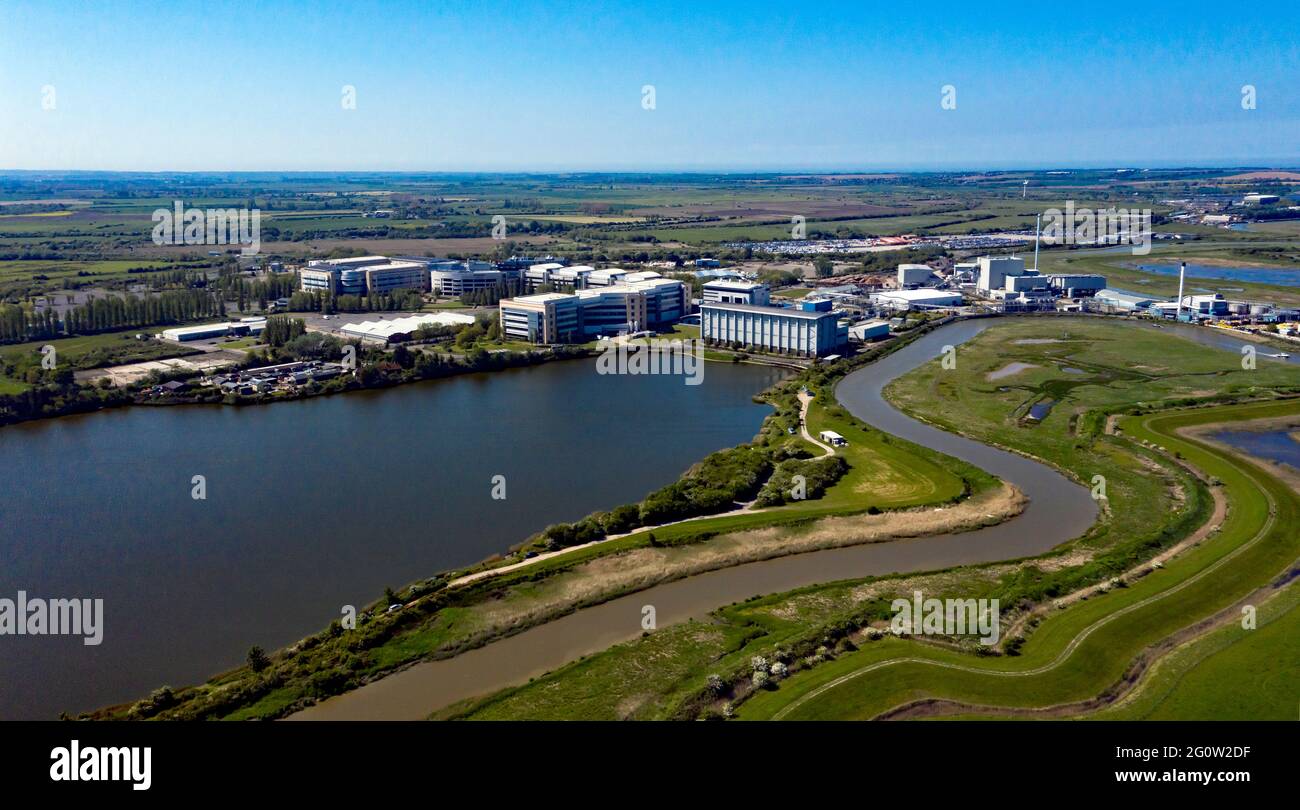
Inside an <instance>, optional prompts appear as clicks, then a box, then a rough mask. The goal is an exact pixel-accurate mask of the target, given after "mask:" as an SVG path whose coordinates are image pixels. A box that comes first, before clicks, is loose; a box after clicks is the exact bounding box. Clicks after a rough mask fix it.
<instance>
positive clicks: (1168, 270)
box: [1138, 262, 1300, 287]
mask: <svg viewBox="0 0 1300 810" xmlns="http://www.w3.org/2000/svg"><path fill="white" fill-rule="evenodd" d="M1138 269H1139V270H1141V271H1143V272H1145V273H1155V274H1156V275H1159V276H1174V277H1175V278H1177V276H1178V265H1177V264H1140V265H1138ZM1187 277H1188V278H1192V277H1197V278H1219V279H1226V280H1229V281H1250V282H1254V283H1256V284H1277V285H1280V286H1284V287H1300V267H1219V266H1217V265H1213V264H1192V263H1190V262H1189V263H1188V265H1187Z"/></svg>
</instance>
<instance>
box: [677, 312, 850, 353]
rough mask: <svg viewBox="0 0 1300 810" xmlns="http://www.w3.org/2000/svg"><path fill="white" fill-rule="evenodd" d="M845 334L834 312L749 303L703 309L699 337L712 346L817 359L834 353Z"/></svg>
mask: <svg viewBox="0 0 1300 810" xmlns="http://www.w3.org/2000/svg"><path fill="white" fill-rule="evenodd" d="M846 331H847V330H841V329H840V328H839V317H838V316H837V315H835V314H834V313H832V312H807V311H804V310H798V309H784V308H781V307H756V306H751V305H749V304H721V303H706V304H703V305H701V306H700V336H701V337H702V338H703V339H704V340H705V341H706V342H709V343H720V344H733V343H735V344H739V345H741V346H752V347H755V348H759V349H764V350H767V351H771V352H781V353H786V354H796V355H800V356H803V357H817V356H821V355H826V354H832V353H834V351H835V349H836V347H837V346H838V345H840V338H841V333H842V332H846ZM845 336H847V335H845Z"/></svg>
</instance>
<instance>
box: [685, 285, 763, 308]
mask: <svg viewBox="0 0 1300 810" xmlns="http://www.w3.org/2000/svg"><path fill="white" fill-rule="evenodd" d="M702 300H703V301H704V302H705V303H713V304H749V305H750V306H755V307H765V306H767V305H768V304H770V303H771V302H772V291H771V289H770V288H768V286H767V285H766V284H762V283H760V282H757V281H739V280H736V281H723V280H718V281H706V282H705V283H704V287H703V295H702Z"/></svg>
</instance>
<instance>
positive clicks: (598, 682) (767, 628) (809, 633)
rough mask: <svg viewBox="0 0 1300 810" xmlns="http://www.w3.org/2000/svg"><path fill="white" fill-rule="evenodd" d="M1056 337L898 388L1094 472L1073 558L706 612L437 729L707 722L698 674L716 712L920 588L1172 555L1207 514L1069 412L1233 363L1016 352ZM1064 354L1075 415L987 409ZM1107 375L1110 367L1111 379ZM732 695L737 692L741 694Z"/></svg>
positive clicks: (840, 588) (1008, 597)
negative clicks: (556, 721)
mask: <svg viewBox="0 0 1300 810" xmlns="http://www.w3.org/2000/svg"><path fill="white" fill-rule="evenodd" d="M1061 323H1062V322H1060V321H1055V320H1041V319H1040V320H1037V321H1029V322H1023V323H1017V324H1014V325H1006V326H1000V327H997V328H995V329H994V330H990V332H987V333H985V336H983V337H982V338H980V339H978V340H977V341H976V342H975V343H974V344H973V345H971V346H968V347H963V348H962V349H961V350H960V351H961V354H960V357H961V360H960V361H959V369H958V370H957V371H953V372H945V373H948V374H958V373H959V372H961V371H964V376H962V377H959V378H958V379H957V380H947V379H946V378H945V379H944V380H943V381H944V382H945V383H949V384H951V386H952V387H951V388H946V389H943V390H936V389H935V386H937V384H938V382H939V379H938V378H937V377H936V376H935V375H936V373H937V372H938V371H939V369H938V368H937V366H933V367H927V369H925V370H924V371H918V372H916V373H915V375H913V377H914V379H908V378H905V380H904V382H906V383H914V384H913V385H912V386H911V388H912V389H913V393H915V394H916V395H917V397H918V398H919V399H924V400H926V401H928V402H931V403H932V407H931V408H928V409H926V412H925V413H924V414H923V415H925V416H927V417H935V416H937V415H939V413H947V414H963V415H964V416H965V415H975V416H978V417H979V418H977V419H967V421H966V422H964V423H963V424H965V425H966V426H968V427H969V426H970V422H977V423H979V424H980V425H981V426H982V428H981V429H983V430H985V431H987V432H986V433H985V438H988V437H989V436H990V435H995V436H996V438H997V439H998V441H1000V442H1002V443H1008V444H1012V445H1019V447H1018V449H1022V450H1023V451H1025V452H1031V453H1035V451H1037V452H1036V453H1035V454H1037V455H1040V457H1043V458H1051V457H1055V458H1054V460H1055V462H1056V463H1057V464H1058V465H1059V466H1062V467H1063V468H1066V469H1067V471H1072V472H1074V474H1076V475H1077V476H1080V477H1083V478H1084V480H1090V479H1089V478H1087V477H1086V476H1087V475H1089V474H1091V473H1092V471H1093V470H1094V469H1104V470H1105V474H1106V475H1107V479H1108V489H1109V493H1108V494H1109V498H1110V501H1109V506H1110V509H1109V514H1108V515H1107V517H1106V518H1104V519H1103V521H1102V522H1101V523H1100V524H1099V526H1098V527H1097V529H1096V530H1094V531H1093V532H1090V533H1089V535H1088V536H1086V537H1085V538H1083V539H1081V540H1080V541H1078V542H1077V543H1075V544H1071V547H1067V548H1064V549H1059V550H1057V551H1056V552H1055V553H1054V554H1052V555H1048V556H1047V558H1045V559H1043V560H1039V561H1035V562H1034V563H1033V564H1032V565H1030V566H1017V565H1008V564H999V565H992V566H983V567H978V568H970V569H955V570H953V571H946V572H937V573H934V574H929V575H921V576H911V577H904V578H880V579H876V580H863V581H857V582H848V583H835V584H832V585H828V586H818V587H814V588H807V589H803V590H801V591H797V592H794V593H791V594H780V595H776V596H771V597H765V598H763V599H759V600H754V601H752V602H750V603H746V604H743V605H734V606H731V607H729V608H725V609H723V610H720V611H718V612H716V613H715V614H714V616H713V621H712V622H711V623H708V624H697V623H691V624H686V625H679V626H676V627H670V628H665V629H662V630H660V631H657V632H656V633H654V634H652V635H651V636H649V637H647V638H645V639H642V640H640V641H637V642H634V643H631V644H625V645H620V646H618V647H615V648H613V649H611V650H609V651H607V652H606V653H602V654H600V655H596V656H592V657H589V658H587V659H585V660H583V661H581V662H578V663H575V664H573V665H570V666H569V667H566V668H563V669H561V670H559V671H557V672H555V673H553V674H551V675H548V676H546V677H545V678H541V679H538V680H537V681H536V682H534V683H533V684H530V685H528V686H526V687H521V688H518V689H513V690H506V691H504V692H502V693H498V694H497V695H495V696H492V697H489V698H487V699H484V700H480V701H470V702H468V703H466V704H464V705H461V706H458V707H454V708H453V709H451V710H449V711H447V712H444V713H442V715H443V716H464V717H474V718H508V717H544V718H551V717H554V718H565V717H570V718H579V717H647V718H648V717H663V716H691V712H698V711H708V708H707V707H708V705H709V702H710V701H709V700H708V698H709V697H710V696H709V695H708V694H702V692H704V690H705V684H706V676H707V675H708V674H711V673H721V674H722V675H723V676H724V680H726V681H727V682H728V683H727V685H726V686H725V687H724V688H722V689H717V690H713V691H714V697H715V698H716V699H715V700H714V701H713V703H718V702H720V701H721V699H722V698H725V697H732V696H734V693H735V691H736V690H735V689H734V681H735V677H736V675H737V673H739V674H740V675H742V676H743V674H744V671H745V668H746V666H747V665H748V661H749V658H750V657H751V656H752V655H763V656H767V657H769V658H770V659H778V660H789V661H792V663H794V665H795V666H799V663H798V659H799V654H794V653H795V652H796V651H800V650H802V653H807V652H809V651H810V650H811V651H812V653H813V656H814V657H817V656H820V657H822V658H826V657H828V656H831V655H833V653H832V652H831V651H830V650H829V649H827V650H825V651H819V650H818V648H820V647H828V648H836V649H840V650H844V649H846V648H850V647H852V643H851V642H847V643H846V637H847V635H848V634H846V633H845V632H844V630H845V628H846V627H855V626H860V625H861V624H862V623H863V622H864V621H866V620H869V619H871V618H877V619H878V618H880V617H881V615H882V607H883V606H886V605H887V604H888V603H887V599H888V598H889V597H890V596H891V595H892V594H895V593H901V594H906V593H908V592H909V591H910V590H911V589H912V588H914V587H920V588H922V589H923V590H925V591H926V592H927V594H945V593H957V594H960V595H961V596H963V597H970V596H989V597H1000V598H1001V599H1002V600H1003V604H1004V605H1014V604H1015V603H1016V602H1017V600H1026V602H1028V603H1031V604H1032V603H1033V602H1036V601H1041V600H1043V599H1050V598H1052V597H1054V596H1057V595H1062V594H1064V593H1067V592H1069V591H1070V590H1073V589H1074V588H1077V587H1080V586H1082V585H1084V584H1087V583H1095V582H1097V581H1101V580H1103V579H1106V578H1109V577H1110V576H1113V575H1115V574H1117V573H1119V572H1121V571H1123V570H1127V569H1128V568H1130V567H1131V566H1132V565H1133V564H1135V563H1136V562H1137V561H1140V560H1142V559H1146V558H1149V556H1150V555H1151V554H1152V553H1154V551H1155V550H1156V549H1158V548H1161V547H1166V546H1168V545H1169V544H1171V543H1172V542H1175V541H1176V540H1177V539H1178V538H1179V537H1181V536H1183V535H1184V534H1185V533H1186V532H1187V531H1189V530H1190V529H1191V527H1193V526H1194V525H1196V524H1197V523H1198V522H1200V521H1201V520H1203V519H1204V517H1205V516H1206V515H1207V514H1208V498H1206V497H1205V496H1204V493H1203V492H1202V491H1201V490H1200V489H1198V488H1197V486H1196V485H1195V484H1194V482H1193V481H1192V480H1191V479H1190V476H1188V475H1187V474H1186V473H1184V472H1181V471H1179V470H1178V469H1177V468H1173V467H1172V465H1165V466H1164V467H1163V468H1162V467H1160V466H1154V465H1155V464H1156V461H1155V459H1153V458H1151V457H1150V454H1149V453H1148V452H1146V451H1145V450H1143V449H1141V448H1131V447H1129V443H1128V442H1125V441H1122V440H1119V439H1112V438H1108V437H1101V436H1099V435H1095V434H1090V435H1089V436H1088V437H1086V438H1079V437H1077V436H1074V430H1075V428H1076V427H1077V426H1078V419H1077V418H1075V417H1076V416H1077V415H1078V414H1077V413H1074V412H1076V411H1082V410H1086V409H1088V408H1093V407H1099V406H1103V405H1104V406H1106V407H1118V406H1119V405H1120V404H1122V403H1124V402H1126V401H1133V400H1134V399H1136V398H1139V397H1140V398H1143V399H1145V400H1147V401H1153V400H1156V399H1161V398H1171V397H1176V396H1178V395H1180V394H1188V393H1193V392H1195V391H1197V390H1198V389H1199V387H1200V386H1202V385H1205V383H1204V381H1203V380H1202V379H1200V378H1199V375H1202V374H1204V375H1207V376H1209V377H1212V378H1215V379H1217V380H1218V382H1217V384H1216V385H1217V386H1218V387H1222V388H1226V387H1228V386H1230V385H1235V384H1237V383H1236V382H1235V380H1233V379H1232V378H1231V376H1229V377H1227V378H1220V377H1219V376H1218V372H1219V371H1222V370H1223V368H1224V364H1225V362H1230V357H1231V356H1230V355H1227V354H1226V353H1219V354H1220V356H1219V357H1217V358H1212V359H1211V360H1210V362H1209V363H1208V365H1202V366H1199V367H1195V368H1192V369H1190V379H1187V380H1179V379H1176V378H1175V377H1176V375H1169V376H1168V377H1166V378H1164V379H1159V380H1155V379H1149V378H1148V377H1149V376H1150V375H1146V376H1144V375H1138V376H1136V377H1129V376H1127V375H1118V374H1116V375H1114V376H1112V375H1111V374H1110V373H1109V372H1107V371H1106V368H1116V369H1120V368H1129V367H1131V366H1132V365H1133V364H1134V362H1138V363H1139V364H1140V363H1141V360H1142V359H1145V358H1150V357H1155V358H1163V359H1164V360H1165V361H1170V362H1171V365H1173V364H1174V363H1177V364H1178V365H1182V363H1183V362H1184V361H1190V360H1194V359H1196V358H1197V356H1198V355H1200V354H1201V353H1202V351H1203V350H1200V349H1199V347H1196V346H1194V345H1193V344H1190V343H1187V342H1185V341H1181V340H1176V339H1173V338H1170V337H1168V336H1165V335H1163V334H1161V333H1156V337H1155V338H1153V339H1151V340H1149V341H1137V342H1134V341H1133V339H1132V337H1131V335H1132V334H1133V333H1131V332H1119V331H1116V330H1118V329H1123V328H1125V327H1123V326H1120V325H1115V324H1105V325H1103V324H1097V325H1095V326H1091V325H1088V324H1084V323H1083V322H1080V321H1077V320H1071V321H1067V322H1065V323H1068V324H1069V326H1068V329H1069V330H1071V331H1076V335H1075V339H1074V340H1072V342H1070V343H1066V344H1065V345H1064V346H1062V345H1060V344H1016V343H1015V341H1016V340H1019V339H1023V338H1025V337H1026V336H1028V337H1029V338H1030V339H1033V338H1040V339H1041V338H1042V337H1044V336H1049V335H1050V336H1052V337H1054V338H1056V339H1060V337H1061V327H1060V325H1059V324H1061ZM1082 329H1092V330H1093V332H1092V333H1091V334H1090V335H1087V336H1086V337H1087V338H1088V339H1087V340H1084V339H1082V338H1084V337H1085V335H1083V334H1078V333H1077V330H1082ZM1094 341H1096V342H1097V344H1096V345H1095V346H1094V345H1092V344H1093V342H1094ZM1120 341H1122V342H1123V346H1124V347H1127V350H1128V351H1130V352H1136V354H1135V355H1133V357H1136V358H1138V359H1137V360H1136V361H1133V360H1132V359H1131V358H1128V359H1126V358H1124V357H1119V356H1116V355H1117V353H1122V352H1121V349H1120V347H1119V346H1117V345H1116V344H1117V343H1118V342H1120ZM1065 352H1068V354H1069V359H1070V363H1071V367H1072V368H1074V367H1077V366H1079V365H1081V364H1091V369H1092V372H1093V377H1094V378H1096V379H1093V380H1092V383H1091V385H1089V386H1082V385H1079V386H1071V387H1070V389H1069V390H1072V391H1073V396H1074V398H1075V401H1074V402H1072V403H1069V404H1067V405H1064V406H1058V410H1057V411H1056V412H1055V415H1054V416H1049V417H1048V419H1046V420H1045V421H1044V423H1043V424H1041V425H1032V426H1031V425H1025V424H1022V423H1020V422H1019V420H1018V417H1017V416H1015V414H1016V413H1017V412H1023V410H1024V409H1025V408H1026V407H1027V403H1028V402H1031V401H1032V398H1033V395H1034V392H1035V389H1036V386H1034V385H1028V384H1029V383H1033V382H1034V379H1033V378H1032V373H1031V372H1022V373H1021V375H1020V376H1019V377H1017V378H1015V379H1014V382H1016V383H1026V384H1027V385H1026V388H1027V390H1022V391H1021V392H1020V393H1019V394H1018V395H1017V396H1018V398H1017V400H1016V402H1014V403H1011V402H1001V403H992V404H991V403H988V402H987V401H986V400H988V399H990V395H994V397H996V395H997V394H999V393H1003V392H999V391H997V388H999V387H1002V385H1001V384H998V385H991V384H987V383H984V382H983V379H982V378H983V376H984V375H986V374H987V373H988V372H989V371H993V370H996V369H997V368H1000V367H1002V366H1003V365H1004V364H1005V363H1006V362H1009V361H1011V360H1018V361H1022V362H1023V361H1029V360H1039V361H1040V362H1041V365H1040V369H1041V368H1042V367H1043V366H1046V365H1047V360H1048V359H1055V356H1056V354H1057V353H1065ZM1202 359H1203V358H1202ZM1106 363H1111V364H1114V365H1112V366H1109V367H1108V366H1105V365H1104V364H1106ZM1152 371H1155V370H1154V369H1152ZM1063 376H1064V377H1067V379H1068V378H1070V377H1077V376H1079V375H1063V374H1062V373H1061V372H1060V371H1059V370H1057V369H1055V368H1054V367H1053V368H1052V369H1051V370H1050V371H1048V370H1043V371H1040V372H1039V379H1038V380H1037V382H1038V384H1039V385H1044V384H1046V383H1047V382H1049V380H1051V379H1056V378H1061V377H1063ZM1022 378H1028V379H1022ZM1007 382H1008V383H1009V382H1012V381H1011V380H1008V381H1007ZM900 387H901V386H900ZM1049 388H1052V390H1055V392H1056V394H1057V395H1058V396H1060V395H1062V394H1063V391H1062V390H1060V387H1059V386H1049ZM968 389H969V390H970V391H971V399H970V400H969V401H965V400H962V401H959V402H954V401H952V400H953V398H954V397H953V394H954V392H955V391H963V390H968ZM1027 395H1028V396H1027ZM1085 421H1088V422H1089V423H1090V424H1091V425H1092V426H1093V427H1096V426H1098V425H1099V424H1100V423H1099V422H1098V421H1097V420H1095V419H1093V420H1085ZM1017 436H1019V438H1020V440H1019V441H1018V442H1017V441H1016V440H1015V437H1017ZM885 615H887V614H885ZM917 646H919V645H915V644H907V643H906V642H901V641H895V640H886V641H881V642H877V643H876V644H873V645H872V646H871V647H870V648H869V649H871V650H878V649H896V650H898V651H900V652H911V651H912V650H914V649H916V647H917ZM800 654H801V653H800ZM875 654H877V655H879V654H880V653H879V652H876V653H875ZM887 657H888V656H886V658H887ZM963 659H964V660H982V659H973V658H972V657H971V656H969V655H964V656H963V655H960V654H958V657H957V659H956V660H963ZM841 660H842V659H841ZM805 663H806V662H805ZM842 666H844V665H843V664H841V663H840V660H836V661H834V662H833V663H830V664H826V663H823V664H821V665H820V666H817V667H815V668H813V669H812V670H811V672H810V673H809V674H808V675H801V676H799V677H801V678H812V679H814V680H817V681H819V682H820V681H821V680H822V674H821V673H833V672H835V671H837V669H838V668H839V667H842ZM650 667H653V668H654V671H655V672H656V678H655V679H654V680H653V682H647V679H645V678H644V677H643V673H644V672H646V671H648V668H650ZM829 677H834V676H833V675H831V676H829ZM797 682H798V679H795V680H792V681H790V682H788V683H787V684H786V685H783V686H782V688H781V689H780V690H779V691H778V692H774V693H767V692H763V693H760V696H759V697H757V698H754V699H753V701H752V702H753V703H754V706H756V707H757V708H751V707H750V704H744V708H743V712H742V713H743V714H745V715H746V716H747V715H748V714H749V713H750V712H760V713H761V711H762V706H763V704H764V702H768V703H773V704H775V705H779V704H780V702H781V701H782V700H783V699H784V698H783V697H781V696H780V695H781V693H787V694H788V691H789V690H787V686H790V687H793V686H794V685H795V684H796V683H797ZM740 691H741V692H744V689H743V687H742V688H741V690H740Z"/></svg>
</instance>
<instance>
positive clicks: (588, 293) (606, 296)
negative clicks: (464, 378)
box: [499, 278, 689, 343]
mask: <svg viewBox="0 0 1300 810" xmlns="http://www.w3.org/2000/svg"><path fill="white" fill-rule="evenodd" d="M688 295H689V290H688V288H687V287H686V285H685V284H683V283H682V282H680V281H677V280H676V279H665V278H656V279H650V280H648V281H643V282H638V283H636V284H616V285H613V286H609V287H593V288H589V289H585V290H579V291H577V292H576V293H573V294H566V293H544V294H540V295H525V296H520V297H518V298H508V299H505V300H503V301H501V302H500V304H499V309H500V313H501V329H502V332H503V333H504V334H505V335H506V336H507V337H509V338H511V339H514V340H527V341H530V342H533V343H560V342H567V341H573V340H586V339H587V338H589V337H593V336H596V335H615V334H618V333H620V332H637V331H641V330H643V329H653V328H655V327H658V326H664V325H667V324H670V323H673V322H675V321H677V320H679V319H680V318H681V317H682V316H683V315H685V314H686V313H687V312H688V307H689V300H688V298H687V296H688Z"/></svg>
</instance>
